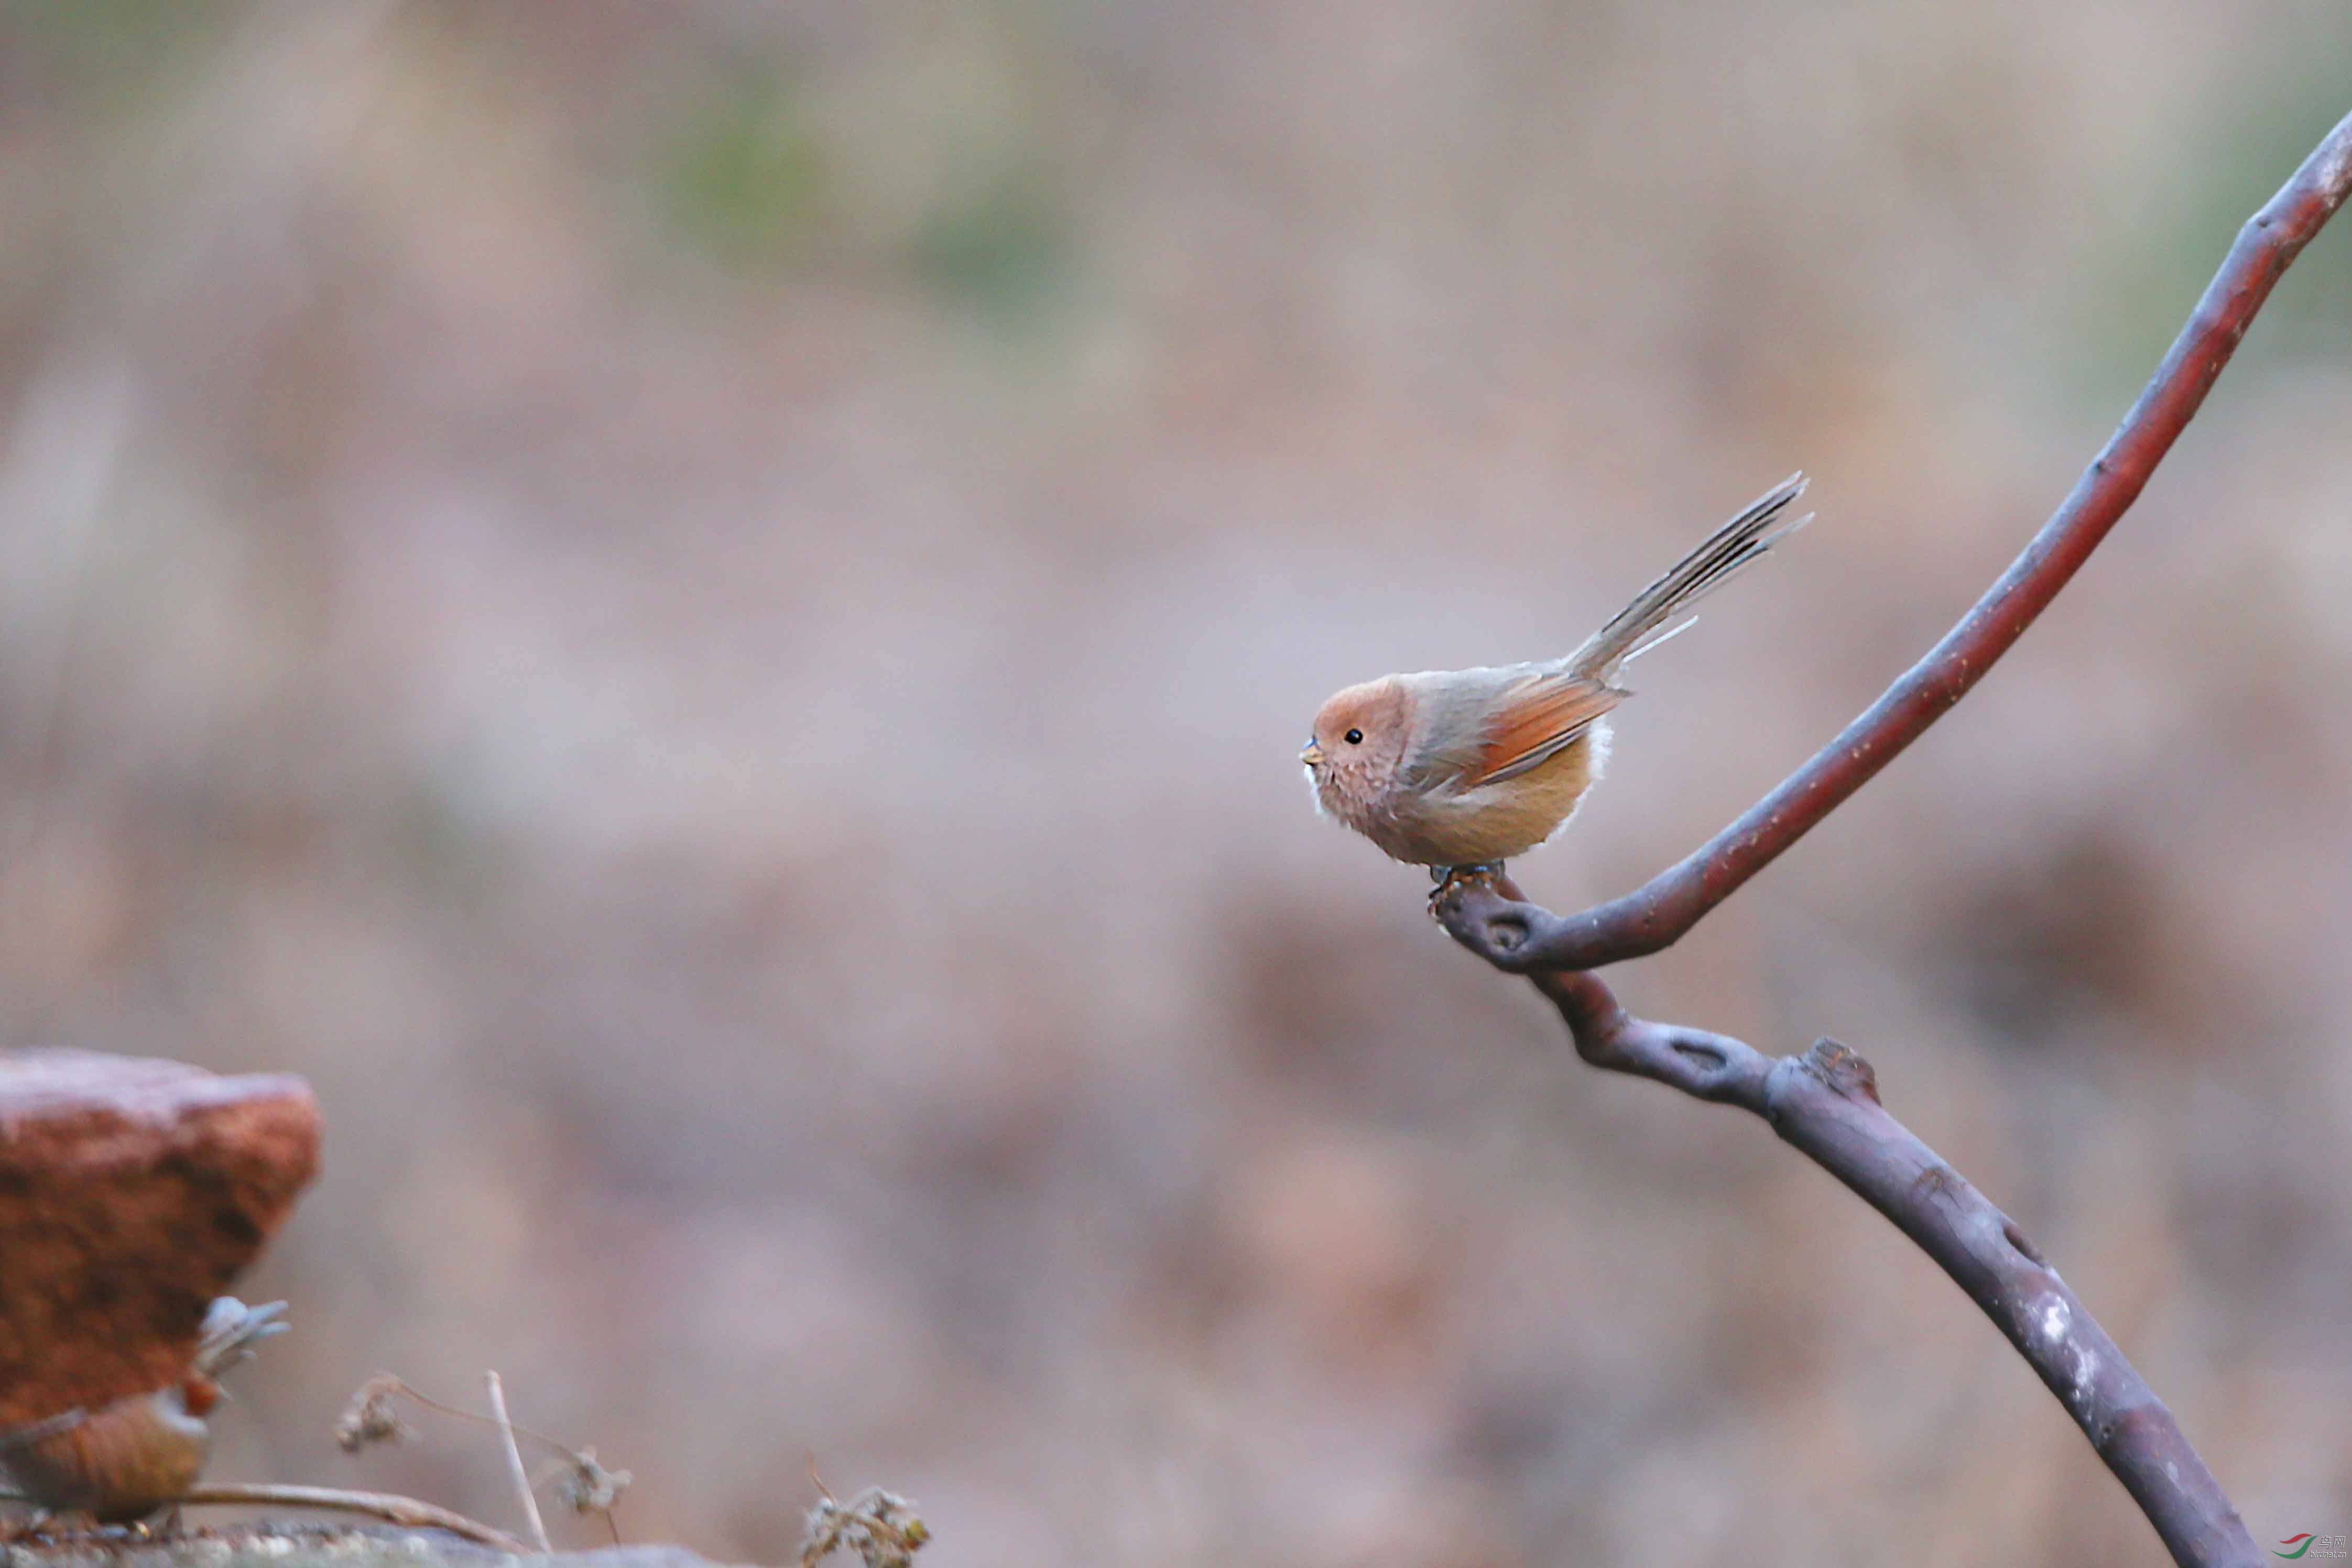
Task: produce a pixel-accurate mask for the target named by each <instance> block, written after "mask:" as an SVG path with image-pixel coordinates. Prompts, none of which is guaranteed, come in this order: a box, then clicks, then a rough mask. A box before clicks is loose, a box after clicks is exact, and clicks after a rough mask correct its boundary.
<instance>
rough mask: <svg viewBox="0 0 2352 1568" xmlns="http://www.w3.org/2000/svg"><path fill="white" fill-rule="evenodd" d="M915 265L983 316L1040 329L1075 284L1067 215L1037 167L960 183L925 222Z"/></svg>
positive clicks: (1014, 166) (1017, 165)
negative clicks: (1044, 320)
mask: <svg viewBox="0 0 2352 1568" xmlns="http://www.w3.org/2000/svg"><path fill="white" fill-rule="evenodd" d="M909 260H910V261H911V264H912V266H913V268H914V270H915V273H916V276H918V277H919V278H920V279H923V280H924V281H925V282H926V283H928V284H929V285H930V286H931V287H932V288H934V289H937V290H938V291H940V293H942V294H944V295H947V296H949V297H950V298H951V299H953V300H958V301H960V302H961V303H962V304H964V305H965V306H967V307H969V308H970V309H971V310H973V311H974V312H975V313H976V314H978V315H981V316H982V317H984V318H986V319H987V320H989V321H992V322H993V323H996V324H998V325H1000V326H1004V327H1012V328H1019V327H1024V326H1033V325H1035V324H1037V323H1038V322H1039V321H1040V320H1041V319H1042V317H1043V316H1044V315H1045V313H1046V312H1047V310H1049V309H1050V308H1051V307H1052V306H1053V305H1054V304H1055V302H1056V301H1058V300H1060V299H1062V298H1063V297H1064V296H1065V295H1066V293H1067V291H1068V289H1069V288H1070V285H1071V283H1072V280H1073V279H1072V266H1071V254H1070V243H1069V225H1068V220H1067V213H1066V209H1065V207H1064V205H1063V204H1062V202H1061V201H1060V200H1059V199H1058V197H1057V195H1056V193H1055V190H1054V189H1053V187H1052V186H1051V185H1050V184H1049V183H1048V182H1047V181H1046V179H1045V177H1044V175H1043V174H1042V173H1041V172H1040V171H1039V169H1038V168H1037V167H1036V165H1034V163H1028V162H1024V161H1013V162H1008V163H1003V164H1001V165H999V166H997V167H994V168H991V169H987V170H985V171H983V172H981V173H978V174H974V175H973V176H972V177H971V178H970V179H968V180H959V181H956V182H954V183H953V184H951V185H950V187H949V188H948V190H947V191H946V192H945V193H944V194H943V195H942V196H941V198H940V200H939V201H937V202H936V203H935V204H934V205H933V206H932V208H931V210H930V211H929V213H928V214H926V215H925V217H924V220H923V222H922V224H921V226H919V228H918V229H917V231H916V234H915V237H914V242H913V245H912V247H910V252H909Z"/></svg>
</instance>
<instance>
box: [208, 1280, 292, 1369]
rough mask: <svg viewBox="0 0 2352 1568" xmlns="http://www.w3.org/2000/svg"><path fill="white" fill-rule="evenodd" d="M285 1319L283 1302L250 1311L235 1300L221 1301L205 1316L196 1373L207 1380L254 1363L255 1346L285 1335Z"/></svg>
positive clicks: (274, 1302) (226, 1298)
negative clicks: (247, 1362) (232, 1368)
mask: <svg viewBox="0 0 2352 1568" xmlns="http://www.w3.org/2000/svg"><path fill="white" fill-rule="evenodd" d="M285 1315H286V1303H285V1302H283V1301H269V1302H265V1303H264V1304H263V1305H261V1306H258V1307H248V1306H247V1305H246V1304H245V1303H244V1302H242V1301H240V1300H237V1299H236V1297H234V1296H223V1297H221V1298H220V1299H219V1300H215V1302H214V1303H213V1305H212V1310H210V1311H209V1312H206V1313H205V1327H204V1332H203V1334H202V1336H201V1337H200V1338H199V1339H198V1340H197V1342H196V1371H198V1372H200V1373H203V1374H204V1375H205V1376H206V1377H217V1376H219V1375H220V1374H221V1373H224V1372H226V1371H227V1370H228V1369H229V1368H230V1367H233V1366H235V1365H236V1364H237V1363H240V1362H245V1361H249V1360H251V1359H252V1357H253V1347H254V1346H256V1345H257V1344H259V1343H260V1342H262V1341H263V1340H266V1339H268V1337H269V1336H270V1335H272V1334H282V1333H284V1332H285V1331H286V1330H287V1327H288V1325H287V1323H286V1322H285V1321H284V1318H285Z"/></svg>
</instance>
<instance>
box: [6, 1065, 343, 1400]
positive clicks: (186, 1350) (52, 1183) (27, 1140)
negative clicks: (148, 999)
mask: <svg viewBox="0 0 2352 1568" xmlns="http://www.w3.org/2000/svg"><path fill="white" fill-rule="evenodd" d="M318 1163H319V1107H318V1102H317V1101H316V1100H313V1099H312V1098H311V1094H310V1086H309V1085H308V1084H306V1083H304V1082H303V1081H302V1080H301V1079H299V1078H294V1077H290V1076H288V1075H285V1074H269V1075H265V1076H257V1077H249V1078H219V1077H215V1075H214V1074H211V1073H208V1072H205V1071H204V1070H203V1069H202V1068H193V1067H188V1066H186V1065H184V1063H180V1062H169V1061H150V1060H144V1059H142V1058H131V1057H110V1056H100V1055H97V1054H95V1053H92V1052H88V1051H65V1050H37V1051H9V1052H0V1426H12V1425H15V1424H16V1423H19V1422H25V1421H31V1420H37V1419H38V1418H39V1417H41V1416H44V1415H54V1414H55V1413H57V1412H58V1411H60V1410H68V1409H71V1408H72V1407H73V1406H75V1405H101V1404H104V1403H105V1402H106V1401H108V1400H110V1399H113V1398H116V1397H118V1396H120V1395H121V1394H137V1393H141V1392H143V1391H145V1390H148V1389H152V1388H158V1387H161V1386H163V1384H167V1383H169V1382H171V1381H172V1380H173V1378H174V1377H175V1376H177V1375H178V1374H179V1373H180V1372H181V1370H182V1369H183V1368H184V1367H185V1366H186V1365H187V1364H188V1358H189V1356H190V1354H191V1353H192V1352H194V1348H195V1342H196V1330H197V1328H198V1326H199V1325H200V1324H201V1323H202V1322H203V1321H204V1316H205V1307H206V1306H207V1305H208V1304H209V1303H210V1302H211V1300H212V1299H213V1298H214V1297H215V1296H217V1295H220V1294H221V1293H222V1292H223V1290H224V1289H226V1286H227V1285H228V1283H229V1281H230V1280H231V1279H234V1278H236V1275H237V1273H238V1272H239V1271H240V1270H241V1269H243V1268H245V1267H246V1266H247V1264H248V1263H250V1262H252V1261H253V1258H254V1257H255V1255H256V1254H257V1253H258V1252H259V1251H260V1250H261V1248H262V1247H263V1245H264V1244H265V1243H266V1242H268V1239H269V1237H270V1235H271V1233H273V1232H274V1231H275V1230H276V1229H277V1228H278V1223H279V1222H280V1221H281V1220H283V1219H284V1218H285V1217H286V1212H287V1210H288V1209H289V1208H291V1207H292V1206H293V1204H294V1198H295V1194H298V1193H299V1192H300V1191H301V1189H302V1188H303V1186H304V1185H305V1184H308V1183H309V1181H310V1177H311V1174H312V1173H313V1172H314V1171H315V1170H316V1169H317V1167H318Z"/></svg>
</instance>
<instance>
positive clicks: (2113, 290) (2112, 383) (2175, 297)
mask: <svg viewBox="0 0 2352 1568" xmlns="http://www.w3.org/2000/svg"><path fill="white" fill-rule="evenodd" d="M2341 36H2342V37H2343V38H2344V40H2345V43H2346V46H2347V47H2346V49H2345V51H2343V52H2341V53H2334V52H2331V51H2326V50H2319V51H2315V52H2314V53H2313V54H2311V55H2308V56H2306V57H2305V59H2306V61H2307V62H2308V63H2306V64H2305V67H2304V68H2301V69H2300V70H2299V71H2297V72H2295V73H2294V74H2293V75H2292V76H2290V77H2289V78H2288V79H2285V80H2284V81H2281V80H2278V79H2277V74H2278V73H2277V72H2276V70H2275V64H2276V62H2274V61H2273V62H2271V63H2272V66H2273V71H2272V77H2271V79H2269V80H2266V82H2265V83H2264V89H2263V90H2262V91H2260V92H2255V91H2243V90H2241V91H2232V92H2230V93H2227V94H2226V95H2223V96H2222V97H2221V100H2219V101H2218V102H2217V103H2216V104H2215V105H2214V106H2213V107H2211V108H2210V109H2209V110H2206V111H2204V112H2203V113H2201V114H2200V115H2198V116H2196V117H2194V120H2195V121H2197V124H2196V128H2195V130H2194V131H2193V132H2191V133H2190V134H2189V135H2188V136H2187V137H2185V138H2183V140H2184V141H2186V142H2190V143H2192V144H2195V145H2197V146H2199V147H2200V148H2201V149H2203V152H2202V153H2201V155H2200V156H2199V157H2198V158H2196V159H2194V160H2184V161H2181V162H2179V163H2178V164H2177V165H2172V166H2167V167H2164V168H2161V169H2158V170H2154V171H2151V173H2150V174H2149V176H2148V177H2147V179H2146V180H2145V181H2143V182H2142V183H2141V184H2140V185H2139V191H2140V192H2141V193H2142V194H2141V195H2139V197H2138V199H2137V203H2136V205H2137V212H2136V214H2135V215H2134V216H2132V218H2131V219H2129V220H2128V221H2126V222H2124V223H2121V224H2118V225H2116V226H2115V227H2114V229H2113V231H2112V232H2113V233H2114V234H2115V238H2114V239H2113V240H2112V241H2111V242H2110V249H2109V251H2108V253H2107V254H2106V255H2105V256H2104V257H2103V258H2101V259H2100V260H2099V261H2098V262H2097V264H2096V265H2095V266H2094V267H2092V268H2090V269H2089V270H2088V273H2087V274H2086V277H2085V279H2084V287H2086V288H2090V289H2096V290H2097V293H2096V295H2095V297H2094V298H2093V299H2092V300H2089V301H2088V302H2087V304H2086V306H2085V308H2084V310H2083V311H2082V313H2081V320H2082V323H2083V325H2084V327H2085V328H2086V329H2088V330H2086V331H2083V332H2082V334H2081V336H2080V338H2079V340H2078V341H2079V342H2080V343H2081V344H2082V348H2081V350H2080V351H2079V352H2081V353H2084V354H2085V355H2087V356H2089V363H2087V365H2086V367H2085V368H2086V370H2087V371H2088V375H2087V377H2086V379H2087V381H2088V383H2089V386H2088V388H2087V391H2086V395H2090V396H2092V397H2094V398H2095V399H2097V400H2104V401H2114V400H2116V398H2117V397H2118V396H2123V397H2127V396H2129V395H2130V390H2131V389H2132V388H2135V387H2137V385H2139V384H2140V383H2141V382H2143V381H2144V380H2145V379H2146V378H2147V374H2148V373H2149V372H2150V371H2152V370H2153V369H2154V368H2155V366H2156V360H2157V356H2158V354H2160V353H2163V352H2164V349H2165V347H2166V346H2167V345H2168V344H2169V343H2170V342H2171V341H2172V338H2173V335H2174V334H2175V333H2177V332H2178V331H2179V330H2180V325H2181V323H2182V321H2185V320H2186V319H2187V316H2188V312H2189V307H2190V306H2191V305H2192V304H2194V303H2195V301H2196V300H2197V297H2198V295H2199V294H2200V292H2202V291H2203V289H2204V287H2205V285H2206V283H2207V282H2208V281H2209V280H2210V279H2211V278H2212V276H2213V272H2214V269H2215V268H2218V267H2219V266H2220V265H2221V258H2222V257H2223V256H2224V255H2226V254H2227V253H2228V251H2229V248H2230V247H2231V244H2232V243H2233V242H2235V240H2236V239H2237V237H2238V230H2239V229H2240V228H2241V227H2242V226H2243V225H2244V223H2245V222H2246V220H2247V219H2248V218H2250V217H2252V216H2253V214H2254V211H2255V209H2256V208H2258V207H2260V206H2261V205H2263V203H2264V202H2266V201H2268V200H2269V199H2270V198H2271V195H2272V194H2273V192H2275V191H2276V190H2277V189H2278V188H2279V186H2280V185H2282V184H2284V183H2285V181H2286V178H2287V176H2288V174H2290V173H2291V172H2293V171H2294V169H2295V168H2296V167H2297V166H2298V165H2300V164H2301V163H2302V162H2303V160H2304V159H2305V157H2307V156H2309V155H2310V153H2311V149H2312V147H2313V146H2314V145H2315V143H2316V142H2318V140H2319V138H2320V137H2321V136H2323V135H2325V134H2326V131H2327V128H2328V127H2329V126H2330V125H2333V124H2334V123H2335V122H2336V121H2338V120H2340V119H2342V118H2343V117H2344V115H2345V113H2346V111H2347V110H2352V64H2347V62H2352V26H2346V27H2345V28H2344V29H2342V33H2341ZM2347 353H2352V237H2347V236H2346V235H2344V234H2343V233H2341V232H2337V231H2335V230H2331V231H2329V232H2327V233H2324V234H2322V235H2321V236H2320V237H2319V238H2318V239H2317V240H2315V241H2314V242H2313V244H2312V246H2311V247H2310V249H2309V250H2308V251H2307V252H2306V253H2305V255H2304V256H2303V257H2302V258H2300V259H2299V260H2297V261H2296V263H2295V265H2294V270H2293V271H2292V272H2291V273H2290V274H2289V275H2288V276H2287V277H2286V278H2285V279H2283V280H2282V281H2281V283H2280V285H2279V289H2278V293H2277V297H2276V298H2275V299H2273V300H2272V301H2271V302H2270V303H2269V304H2268V305H2266V306H2265V307H2263V313H2262V314H2261V315H2260V316H2259V317H2257V318H2256V319H2255V321H2254V324H2253V327H2252V330H2251V331H2248V332H2247V334H2246V340H2245V343H2244V345H2243V346H2242V348H2241V349H2240V350H2239V352H2238V354H2237V356H2236V359H2235V360H2234V361H2233V362H2232V364H2231V375H2232V377H2233V378H2235V379H2237V380H2240V381H2243V380H2245V379H2248V378H2249V374H2250V373H2251V374H2252V375H2256V376H2259V375H2261V374H2265V373H2267V372H2271V371H2275V370H2279V369H2282V368H2285V367H2288V366H2291V365H2295V364H2302V363H2311V362H2313V361H2315V360H2323V359H2325V360H2338V361H2340V360H2341V359H2342V358H2343V357H2344V356H2345V355H2346V354H2347Z"/></svg>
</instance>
